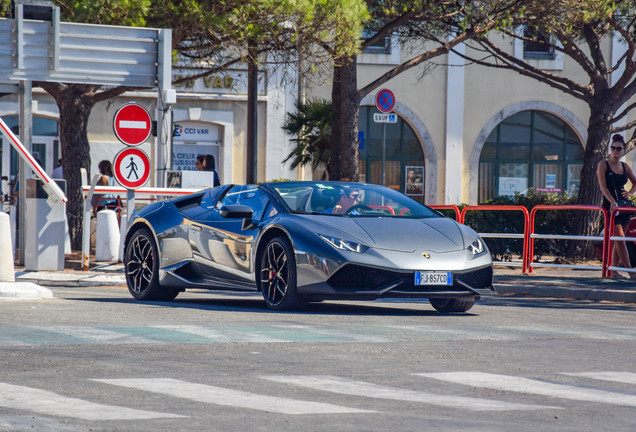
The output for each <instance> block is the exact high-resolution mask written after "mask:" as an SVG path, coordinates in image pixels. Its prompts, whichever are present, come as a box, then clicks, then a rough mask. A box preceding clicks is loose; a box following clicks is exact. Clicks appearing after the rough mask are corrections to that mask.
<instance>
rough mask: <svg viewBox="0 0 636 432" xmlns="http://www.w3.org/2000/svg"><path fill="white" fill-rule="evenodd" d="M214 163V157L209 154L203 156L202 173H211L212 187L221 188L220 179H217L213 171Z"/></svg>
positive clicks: (217, 176) (217, 175)
mask: <svg viewBox="0 0 636 432" xmlns="http://www.w3.org/2000/svg"><path fill="white" fill-rule="evenodd" d="M215 168H216V163H215V161H214V156H212V155H211V154H206V155H204V156H203V171H212V172H213V173H214V187H217V186H221V179H219V174H218V173H217V172H216V170H215Z"/></svg>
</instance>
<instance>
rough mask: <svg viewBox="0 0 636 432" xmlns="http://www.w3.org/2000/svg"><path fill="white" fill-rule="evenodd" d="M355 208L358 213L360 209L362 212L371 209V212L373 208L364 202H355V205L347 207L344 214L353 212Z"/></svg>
mask: <svg viewBox="0 0 636 432" xmlns="http://www.w3.org/2000/svg"><path fill="white" fill-rule="evenodd" d="M355 210H358V213H362V212H360V210H362V211H363V212H366V211H371V212H372V211H373V209H372V208H371V207H369V206H368V205H365V204H356V205H353V206H351V207H349V208H348V209H347V211H346V212H344V214H346V215H350V214H351V213H353V212H354V211H355Z"/></svg>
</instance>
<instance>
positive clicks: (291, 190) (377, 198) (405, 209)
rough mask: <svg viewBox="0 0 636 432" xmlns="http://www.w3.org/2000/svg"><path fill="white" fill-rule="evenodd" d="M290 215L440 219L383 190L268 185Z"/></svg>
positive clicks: (349, 185) (353, 185)
mask: <svg viewBox="0 0 636 432" xmlns="http://www.w3.org/2000/svg"><path fill="white" fill-rule="evenodd" d="M268 186H269V187H271V188H272V189H273V190H274V191H276V192H277V193H278V194H279V195H280V197H281V198H282V201H283V202H284V203H285V204H286V206H287V207H288V208H289V210H290V211H291V212H292V213H297V214H324V215H334V216H375V217H378V216H386V217H407V218H423V217H425V218H430V217H443V216H441V215H440V214H439V213H437V212H435V211H434V210H432V209H430V208H428V207H426V206H425V205H423V204H421V203H419V202H418V201H415V200H414V199H412V198H409V197H408V196H406V195H404V194H402V193H400V192H397V191H395V190H393V189H389V188H387V187H384V186H379V185H371V184H362V183H349V182H280V183H278V182H277V183H269V184H268Z"/></svg>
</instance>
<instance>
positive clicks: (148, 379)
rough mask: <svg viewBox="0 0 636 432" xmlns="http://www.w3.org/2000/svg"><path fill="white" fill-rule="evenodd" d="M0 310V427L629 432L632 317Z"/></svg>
mask: <svg viewBox="0 0 636 432" xmlns="http://www.w3.org/2000/svg"><path fill="white" fill-rule="evenodd" d="M53 292H54V295H55V298H54V299H45V300H33V301H29V300H19V301H2V302H0V431H27V430H28V431H34V430H35V431H47V432H48V431H51V432H58V431H64V432H66V431H124V430H125V431H166V432H167V431H175V430H179V431H183V430H205V431H230V430H231V431H389V430H393V431H424V430H436V431H438V430H443V431H457V430H466V431H511V430H514V431H533V432H535V431H577V432H578V431H600V430H603V431H633V430H634V429H635V428H636V366H635V363H634V352H636V343H635V341H636V328H635V326H634V316H635V315H634V314H635V313H636V305H624V304H611V303H592V302H586V301H565V300H554V299H536V298H532V299H530V298H522V297H492V298H487V299H482V301H481V302H479V303H478V304H477V305H476V306H475V307H474V308H473V309H472V310H471V311H469V313H466V314H456V315H452V314H447V315H443V314H439V313H437V312H435V311H434V309H433V308H432V307H431V306H430V305H429V304H428V303H427V302H426V301H421V302H420V301H416V302H395V301H392V302H367V303H362V302H339V303H337V302H324V303H319V304H314V305H311V307H310V309H309V310H308V311H306V312H302V313H275V312H270V311H268V310H267V309H265V307H264V305H263V303H262V301H261V300H260V298H259V297H257V296H253V295H236V296H227V295H218V294H212V293H210V292H206V291H199V292H191V293H188V294H186V295H182V296H179V297H178V299H177V301H175V302H172V303H139V302H135V301H133V300H132V299H131V298H130V297H129V295H128V293H127V291H126V289H125V288H124V287H91V288H88V287H83V288H65V287H59V288H54V289H53Z"/></svg>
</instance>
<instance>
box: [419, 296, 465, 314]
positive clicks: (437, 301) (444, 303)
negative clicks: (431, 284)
mask: <svg viewBox="0 0 636 432" xmlns="http://www.w3.org/2000/svg"><path fill="white" fill-rule="evenodd" d="M429 302H430V303H431V306H433V307H434V308H435V309H436V310H437V311H438V312H466V311H467V310H469V309H470V308H472V307H473V306H474V305H475V297H469V298H465V299H464V298H462V299H458V298H432V299H429Z"/></svg>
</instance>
